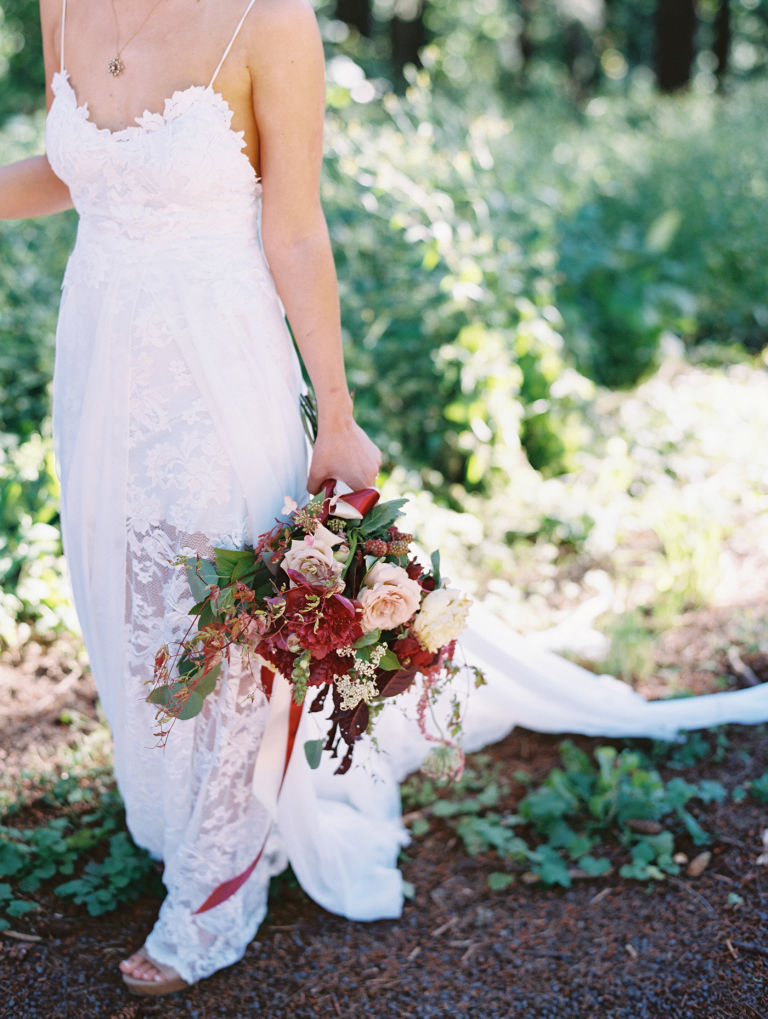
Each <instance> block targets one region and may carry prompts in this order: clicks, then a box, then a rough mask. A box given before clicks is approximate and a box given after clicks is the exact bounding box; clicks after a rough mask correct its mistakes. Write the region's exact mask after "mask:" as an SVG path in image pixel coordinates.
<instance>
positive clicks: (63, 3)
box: [61, 0, 67, 74]
mask: <svg viewBox="0 0 768 1019" xmlns="http://www.w3.org/2000/svg"><path fill="white" fill-rule="evenodd" d="M66 21H67V0H61V73H62V74H63V73H64V25H65V24H66Z"/></svg>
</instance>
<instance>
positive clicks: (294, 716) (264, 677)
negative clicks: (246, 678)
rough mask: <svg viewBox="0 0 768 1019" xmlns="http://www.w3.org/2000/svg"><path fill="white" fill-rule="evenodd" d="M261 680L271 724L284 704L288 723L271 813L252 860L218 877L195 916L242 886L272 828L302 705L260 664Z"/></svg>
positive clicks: (283, 682)
mask: <svg viewBox="0 0 768 1019" xmlns="http://www.w3.org/2000/svg"><path fill="white" fill-rule="evenodd" d="M275 681H277V684H278V692H277V696H275V698H274V699H275V701H277V702H280V703H278V704H275V703H273V702H272V701H273V694H275V685H276V683H275ZM261 682H262V688H263V690H264V692H265V694H266V696H267V699H268V700H269V701H270V708H271V709H272V710H271V711H270V720H272V718H273V717H274V718H275V724H277V725H280V724H281V723H282V722H283V721H284V720H285V715H286V710H285V709H286V708H287V723H288V724H287V732H286V739H285V752H284V754H283V762H282V771H281V774H280V782H279V785H278V787H277V790H276V793H275V796H274V803H272V802H270V801H268V802H267V803H266V804H265V805H266V806H267V807H268V809H269V810H270V813H271V814H272V819H271V820H270V822H269V827H268V828H267V831H266V834H265V835H264V841H263V842H262V844H261V848H260V849H259V851H258V853H257V854H256V856H255V857H254V858H253V860H252V861H251V862H250V863H249V864H248V866H247V867H246V868H245V870H244V871H243V872H242V873H241V874H238V875H237V876H236V877H232V878H229V879H228V880H227V881H222V883H221V884H220V885H217V887H216V888H214V890H213V891H212V892H211V894H210V895H209V896H208V898H207V899H206V900H205V902H204V903H203V904H202V906H198V908H197V909H196V910H195V912H194V914H193V915H194V916H197V915H198V913H207V912H208V910H209V909H213V908H214V906H219V905H221V903H222V902H226V900H227V899H229V898H230V897H231V896H233V895H234V894H235V892H237V891H239V890H240V889H241V888H242V886H243V885H244V884H245V882H246V881H247V880H248V878H249V877H250V876H251V874H252V873H253V872H254V870H255V869H256V865H257V864H258V862H259V860H260V859H261V857H262V856H263V854H264V849H265V847H266V845H267V839H268V838H269V835H270V832H271V831H272V827H273V824H274V815H275V811H276V808H277V797H278V796H279V795H280V790H281V789H282V788H283V782H284V781H285V776H286V774H287V773H288V765H289V764H290V763H291V756H292V754H293V748H294V745H295V743H296V735H297V733H298V731H299V723H300V722H301V715H302V705H301V704H297V703H296V702H295V700H294V699H293V690H292V688H291V686H290V684H289V683H288V682H287V681H286V680H285V679H283V677H282V676H276V675H275V673H274V672H272V670H271V669H267V668H265V667H262V670H261ZM286 688H287V691H286ZM286 692H287V693H288V695H289V696H290V701H289V703H288V704H287V705H286V703H285V700H286V697H285V694H286ZM275 708H278V710H277V711H274V709H275ZM273 712H274V716H273ZM268 727H269V726H268ZM266 740H267V733H265V734H264V741H265V742H266ZM273 742H274V741H273ZM263 749H265V745H264V743H262V750H263ZM260 763H261V764H262V767H263V761H262V753H261V751H260V753H259V759H257V762H256V768H255V771H254V785H255V784H256V779H257V777H258V775H259V770H260V769H259V765H260Z"/></svg>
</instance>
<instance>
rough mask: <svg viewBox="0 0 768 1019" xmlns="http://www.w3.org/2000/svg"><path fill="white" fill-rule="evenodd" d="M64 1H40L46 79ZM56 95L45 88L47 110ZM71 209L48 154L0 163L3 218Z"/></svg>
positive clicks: (49, 74) (0, 215)
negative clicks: (1, 164) (47, 156)
mask: <svg viewBox="0 0 768 1019" xmlns="http://www.w3.org/2000/svg"><path fill="white" fill-rule="evenodd" d="M60 12H61V4H60V3H59V2H58V0H40V24H41V27H42V35H43V61H44V64H45V80H46V82H50V80H51V77H52V76H53V71H54V67H55V58H54V50H55V38H54V36H55V33H56V31H57V30H58V22H59V19H60V16H61V15H60ZM52 99H53V95H52V93H51V90H50V86H48V87H46V104H45V105H46V109H48V108H49V107H50V105H51V100H52ZM71 208H72V198H71V196H70V194H69V189H68V188H67V186H66V184H64V183H63V181H61V180H59V178H58V177H57V176H56V174H55V173H54V172H53V170H52V169H51V166H50V163H49V162H48V160H47V159H46V157H45V156H32V158H31V159H22V160H21V161H20V162H18V163H9V164H8V165H7V166H0V219H23V218H25V217H27V216H49V215H51V214H52V213H54V212H63V211H64V210H65V209H71Z"/></svg>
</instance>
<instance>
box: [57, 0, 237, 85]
mask: <svg viewBox="0 0 768 1019" xmlns="http://www.w3.org/2000/svg"><path fill="white" fill-rule="evenodd" d="M66 2H67V0H64V3H66ZM255 3H256V0H251V2H250V3H249V4H248V6H247V7H246V8H245V10H244V11H243V16H242V18H240V21H239V22H238V23H237V28H236V29H235V34H234V35H233V36H232V38H231V39H230V40H229V46H227V48H226V49H225V50H224V53H223V54H222V56H221V60H220V61H219V64H218V67H217V68H216V70H215V71H214V72H213V77H212V78H211V80H210V81H209V82H208V88H213V83H214V82H215V81H216V78H217V77H218V75H219V71H220V70H221V68H222V65H223V63H224V61H225V60H226V59H227V57H228V56H229V51H230V50H231V49H232V47H233V46H234V44H235V39H237V37H238V35H239V34H240V29H241V28H242V27H243V22H244V21H245V19H246V18H247V17H248V12H249V11H250V9H251V7H253V5H254V4H255Z"/></svg>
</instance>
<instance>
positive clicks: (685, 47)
mask: <svg viewBox="0 0 768 1019" xmlns="http://www.w3.org/2000/svg"><path fill="white" fill-rule="evenodd" d="M695 37H696V0H659V5H658V8H657V15H656V81H657V84H658V86H659V89H660V90H661V91H662V92H677V91H678V90H679V89H682V88H687V86H688V85H689V84H690V81H691V69H692V67H693V58H694V55H695Z"/></svg>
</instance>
